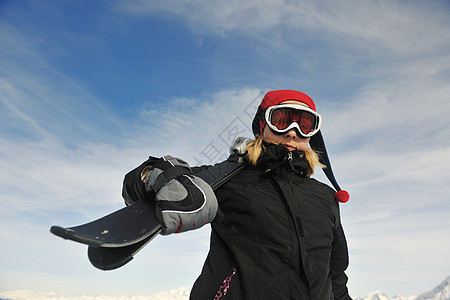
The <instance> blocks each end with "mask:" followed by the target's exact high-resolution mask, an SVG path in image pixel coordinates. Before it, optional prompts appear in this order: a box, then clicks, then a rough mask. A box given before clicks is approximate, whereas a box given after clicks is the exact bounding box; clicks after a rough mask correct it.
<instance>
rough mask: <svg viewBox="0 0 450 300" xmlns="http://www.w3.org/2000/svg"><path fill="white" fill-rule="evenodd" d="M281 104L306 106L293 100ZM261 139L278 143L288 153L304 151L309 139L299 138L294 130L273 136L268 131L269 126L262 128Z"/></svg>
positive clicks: (270, 131) (273, 134)
mask: <svg viewBox="0 0 450 300" xmlns="http://www.w3.org/2000/svg"><path fill="white" fill-rule="evenodd" d="M282 103H283V104H286V103H291V104H300V105H304V106H307V105H306V104H304V103H303V102H300V101H295V100H288V101H284V102H282ZM263 137H264V138H266V139H269V140H271V141H274V142H277V143H280V145H282V146H284V147H286V148H287V149H288V150H289V151H293V150H301V151H305V149H306V148H307V147H308V143H309V140H310V138H304V137H303V136H301V135H300V134H299V133H298V132H297V131H296V130H295V129H291V130H289V131H288V132H286V133H283V134H280V135H278V134H275V133H273V132H272V130H270V128H269V126H267V124H266V126H265V127H264V130H263Z"/></svg>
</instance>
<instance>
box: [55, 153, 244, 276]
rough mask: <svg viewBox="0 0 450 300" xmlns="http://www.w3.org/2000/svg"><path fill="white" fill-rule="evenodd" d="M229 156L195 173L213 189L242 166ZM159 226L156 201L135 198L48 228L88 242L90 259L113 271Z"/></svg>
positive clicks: (70, 237) (79, 241)
mask: <svg viewBox="0 0 450 300" xmlns="http://www.w3.org/2000/svg"><path fill="white" fill-rule="evenodd" d="M231 157H233V156H231ZM231 157H230V159H228V160H225V161H223V162H221V163H218V164H216V165H214V166H212V167H209V168H207V169H205V170H203V171H201V172H199V173H197V174H195V176H198V177H200V178H202V179H203V180H205V182H207V183H208V184H209V185H211V187H212V188H213V190H216V189H217V188H219V187H220V186H221V185H222V184H224V183H225V182H226V181H227V180H229V179H230V178H231V177H233V176H234V175H235V174H237V173H238V172H240V171H241V170H242V169H243V168H244V164H243V163H242V162H241V161H240V160H239V159H238V158H237V157H235V158H233V159H232V158H231ZM161 229H162V225H161V223H160V222H159V220H158V219H157V217H156V213H155V203H154V202H151V201H138V202H136V203H133V204H131V205H129V206H126V207H124V208H122V209H119V210H117V211H115V212H113V213H110V214H108V215H106V216H104V217H102V218H99V219H97V220H94V221H92V222H89V223H86V224H82V225H78V226H73V227H66V228H65V227H61V226H52V227H51V228H50V231H51V232H52V233H53V234H55V235H57V236H59V237H61V238H63V239H68V240H72V241H75V242H78V243H82V244H86V245H88V246H89V248H88V257H89V260H90V262H91V263H92V264H93V265H94V266H95V267H96V268H99V269H101V270H113V269H116V268H119V267H121V266H123V265H125V264H126V263H128V262H129V261H131V260H132V259H133V256H134V255H135V254H136V253H137V252H139V251H140V250H141V249H142V248H143V247H144V246H145V245H146V244H148V243H149V242H150V241H151V240H152V239H153V238H155V237H156V236H157V235H158V234H159V232H160V231H161Z"/></svg>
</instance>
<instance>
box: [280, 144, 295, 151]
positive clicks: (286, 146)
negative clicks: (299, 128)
mask: <svg viewBox="0 0 450 300" xmlns="http://www.w3.org/2000/svg"><path fill="white" fill-rule="evenodd" d="M281 145H282V146H283V147H285V148H286V149H288V150H289V151H293V150H296V148H295V147H294V146H291V145H287V144H281Z"/></svg>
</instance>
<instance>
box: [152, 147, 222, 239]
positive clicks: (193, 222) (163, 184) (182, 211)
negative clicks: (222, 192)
mask: <svg viewBox="0 0 450 300" xmlns="http://www.w3.org/2000/svg"><path fill="white" fill-rule="evenodd" d="M144 182H145V189H146V191H147V192H148V193H154V194H155V196H156V197H155V198H156V215H157V216H158V218H159V219H160V221H161V223H162V225H163V230H162V232H161V234H163V235H168V234H171V233H179V232H184V231H188V230H193V229H197V228H200V227H202V226H203V225H205V224H207V223H210V222H212V221H213V219H214V217H215V216H216V213H217V208H218V204H217V199H216V196H215V194H214V192H213V190H212V188H211V186H210V185H209V184H207V183H206V182H205V181H204V180H203V179H201V178H199V177H196V176H195V175H193V174H192V170H191V168H190V167H189V165H188V164H187V163H186V162H185V161H184V160H181V159H179V158H175V157H172V156H169V155H167V156H164V157H162V158H161V159H160V160H158V161H157V162H156V163H154V164H153V165H152V166H151V167H150V168H149V171H148V173H147V174H146V175H145V178H144Z"/></svg>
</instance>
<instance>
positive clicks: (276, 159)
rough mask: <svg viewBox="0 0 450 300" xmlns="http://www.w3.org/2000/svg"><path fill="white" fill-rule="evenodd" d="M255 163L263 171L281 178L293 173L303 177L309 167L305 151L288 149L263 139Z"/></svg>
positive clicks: (286, 177) (288, 176)
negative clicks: (261, 147) (258, 156)
mask: <svg viewBox="0 0 450 300" xmlns="http://www.w3.org/2000/svg"><path fill="white" fill-rule="evenodd" d="M257 165H258V166H259V167H260V168H262V169H263V173H266V174H270V175H274V176H276V177H280V178H282V179H288V178H290V176H293V175H297V176H300V177H303V178H304V177H306V174H308V170H309V168H310V165H309V162H308V160H307V159H306V155H305V152H303V151H300V150H294V151H289V150H288V149H286V148H285V147H283V146H281V145H276V144H272V143H268V142H265V141H264V142H263V151H262V153H261V156H260V158H259V159H258V164H257Z"/></svg>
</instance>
